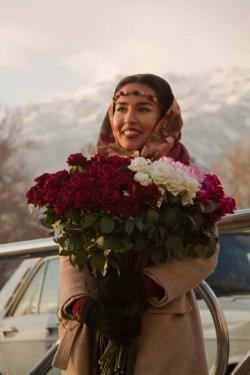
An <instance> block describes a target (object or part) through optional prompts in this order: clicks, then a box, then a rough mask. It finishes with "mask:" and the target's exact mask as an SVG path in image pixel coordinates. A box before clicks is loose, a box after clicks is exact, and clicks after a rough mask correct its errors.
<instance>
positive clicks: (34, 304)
mask: <svg viewBox="0 0 250 375" xmlns="http://www.w3.org/2000/svg"><path fill="white" fill-rule="evenodd" d="M45 268H46V264H45V263H44V264H43V265H42V266H41V267H40V268H39V269H38V270H37V272H36V273H35V275H34V277H33V278H32V280H31V282H30V283H29V285H28V287H27V289H26V291H25V292H24V294H23V296H22V298H21V300H20V301H19V303H18V305H17V307H16V310H15V312H14V315H15V316H16V315H27V314H36V313H37V311H38V304H39V299H40V292H41V286H42V282H43V277H44V272H45Z"/></svg>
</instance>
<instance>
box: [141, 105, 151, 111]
mask: <svg viewBox="0 0 250 375" xmlns="http://www.w3.org/2000/svg"><path fill="white" fill-rule="evenodd" d="M138 111H139V112H151V109H150V108H148V107H145V106H142V107H139V108H138Z"/></svg>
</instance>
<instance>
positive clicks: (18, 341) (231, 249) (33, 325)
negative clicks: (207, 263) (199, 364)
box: [0, 233, 250, 375]
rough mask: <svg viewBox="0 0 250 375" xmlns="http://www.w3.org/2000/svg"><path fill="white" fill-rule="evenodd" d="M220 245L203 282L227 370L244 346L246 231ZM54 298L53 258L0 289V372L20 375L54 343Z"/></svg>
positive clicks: (210, 332)
mask: <svg viewBox="0 0 250 375" xmlns="http://www.w3.org/2000/svg"><path fill="white" fill-rule="evenodd" d="M220 244H221V251H220V256H219V263H218V267H217V269H216V271H215V272H214V273H213V274H212V275H211V276H210V277H209V279H208V280H207V281H208V283H209V284H210V286H212V288H213V289H214V291H215V293H216V294H217V296H218V297H219V300H220V303H221V305H222V309H223V311H224V313H225V316H226V320H227V323H228V328H229V334H230V358H229V367H228V372H227V374H230V372H231V370H232V369H233V367H234V366H235V365H236V364H237V363H238V362H239V361H241V359H242V358H243V356H244V354H245V353H246V352H247V351H248V350H249V349H250V313H249V312H250V234H249V233H248V234H237V235H224V236H221V237H220ZM58 298H59V278H58V257H57V256H52V257H45V258H43V259H41V258H35V259H29V260H25V261H23V262H22V263H21V265H20V266H19V268H18V269H17V270H16V272H15V273H14V274H13V276H12V277H11V279H10V280H9V281H8V282H7V283H6V285H5V286H4V287H3V289H2V290H1V291H0V375H24V374H26V373H27V371H28V370H29V369H31V368H32V367H33V366H34V364H35V363H36V362H38V361H39V359H40V358H41V357H42V356H43V354H44V353H45V352H46V351H47V350H48V349H49V348H50V347H51V346H52V344H53V343H54V342H55V341H56V339H57V330H58V319H57V316H56V312H57V309H58ZM198 303H199V308H200V312H201V317H202V322H203V328H204V337H205V343H206V352H207V359H208V364H209V368H210V373H212V371H213V365H214V362H215V358H216V350H217V348H216V334H215V329H214V324H213V321H212V317H211V315H210V312H209V311H208V308H207V306H206V304H205V302H204V301H203V300H201V299H199V301H198ZM59 373H60V372H59V370H56V369H52V370H51V371H50V372H49V374H51V375H52V374H59Z"/></svg>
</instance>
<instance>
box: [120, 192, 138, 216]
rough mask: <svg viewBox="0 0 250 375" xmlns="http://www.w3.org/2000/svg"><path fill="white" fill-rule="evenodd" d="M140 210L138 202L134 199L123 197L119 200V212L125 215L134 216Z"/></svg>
mask: <svg viewBox="0 0 250 375" xmlns="http://www.w3.org/2000/svg"><path fill="white" fill-rule="evenodd" d="M139 210H140V204H139V202H138V201H137V200H136V199H133V198H130V197H126V196H125V197H124V198H123V200H122V202H121V207H120V214H121V215H122V216H126V217H134V216H135V215H136V214H137V213H138V212H139Z"/></svg>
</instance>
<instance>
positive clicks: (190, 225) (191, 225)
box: [181, 214, 197, 231]
mask: <svg viewBox="0 0 250 375" xmlns="http://www.w3.org/2000/svg"><path fill="white" fill-rule="evenodd" d="M181 218H182V219H184V223H186V224H187V226H188V228H189V230H190V231H195V230H196V229H197V225H196V221H195V220H194V218H193V217H192V216H191V215H189V214H182V215H181Z"/></svg>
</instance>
